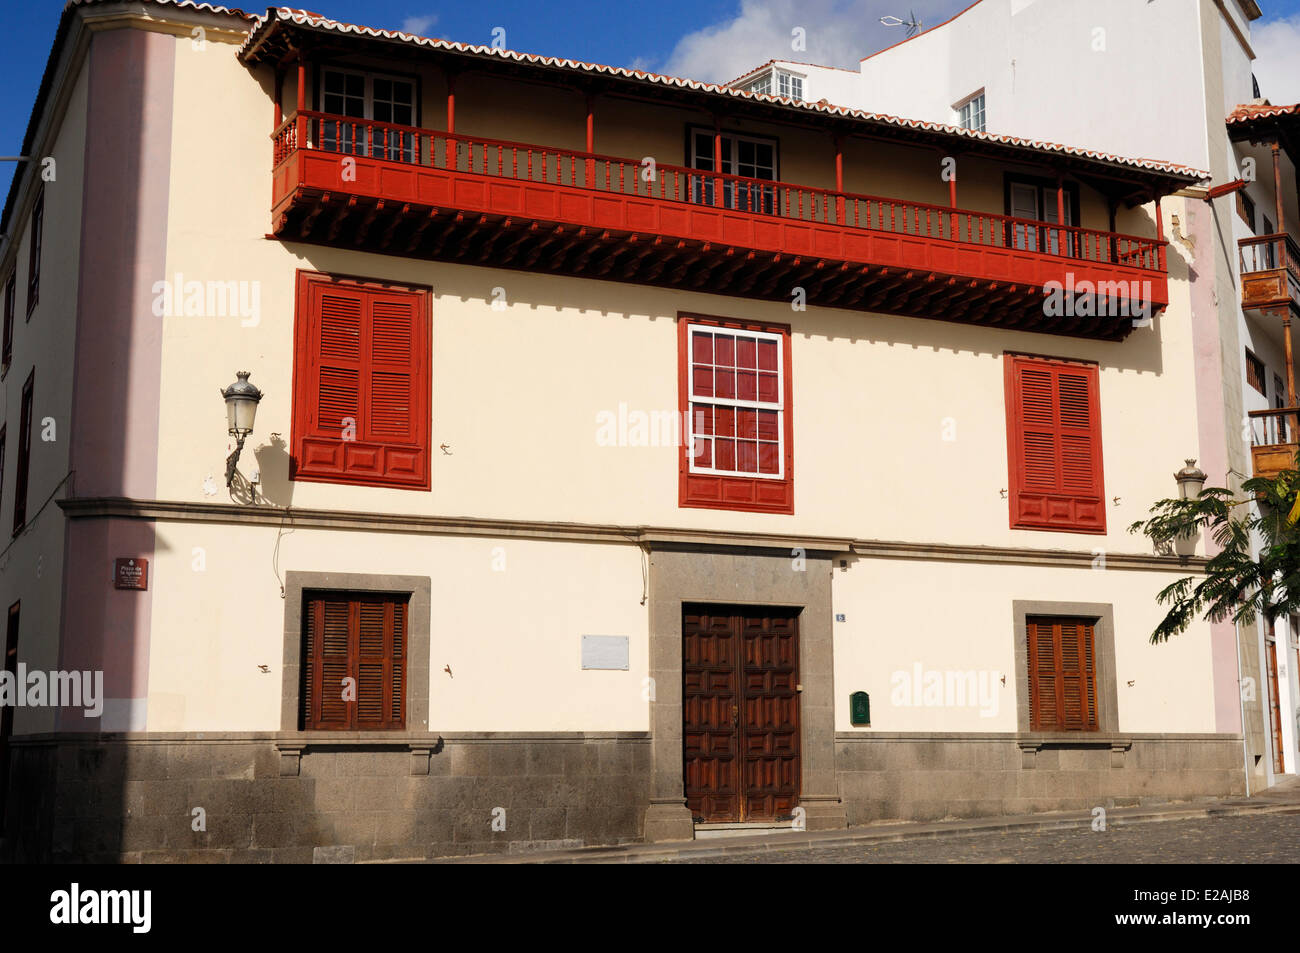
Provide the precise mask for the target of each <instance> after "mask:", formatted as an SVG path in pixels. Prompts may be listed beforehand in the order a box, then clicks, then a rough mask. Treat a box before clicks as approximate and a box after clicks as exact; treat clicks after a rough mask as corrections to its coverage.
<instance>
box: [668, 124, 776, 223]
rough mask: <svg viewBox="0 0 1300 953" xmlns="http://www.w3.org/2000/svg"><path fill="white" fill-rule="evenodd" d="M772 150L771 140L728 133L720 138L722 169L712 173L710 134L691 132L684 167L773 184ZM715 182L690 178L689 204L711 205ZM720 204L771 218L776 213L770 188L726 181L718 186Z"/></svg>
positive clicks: (773, 165) (711, 138)
mask: <svg viewBox="0 0 1300 953" xmlns="http://www.w3.org/2000/svg"><path fill="white" fill-rule="evenodd" d="M776 147H777V144H776V140H774V139H761V138H757V137H754V136H737V135H733V134H730V133H729V134H727V135H724V136H723V137H722V168H721V169H714V168H713V132H712V131H711V130H708V129H699V128H695V129H692V130H691V137H690V155H688V156H687V165H689V166H690V167H691V168H693V169H699V170H700V171H702V172H721V173H722V174H723V175H739V176H744V177H745V178H747V179H763V180H765V181H769V182H771V181H775V180H776V171H777V148H776ZM715 181H716V180H714V179H711V178H708V177H707V176H701V177H700V178H698V179H696V178H692V181H691V201H692V202H700V203H703V204H705V205H712V204H713V187H714V183H715ZM722 204H723V205H724V206H726V207H727V208H731V209H739V210H742V211H747V212H763V213H765V214H768V215H771V214H773V213H774V212H775V211H776V192H775V190H774V189H772V188H771V187H770V186H762V185H756V184H754V183H752V182H733V181H731V180H730V179H728V180H727V181H725V182H723V183H722Z"/></svg>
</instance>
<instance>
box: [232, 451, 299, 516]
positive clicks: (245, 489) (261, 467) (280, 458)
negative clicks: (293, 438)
mask: <svg viewBox="0 0 1300 953" xmlns="http://www.w3.org/2000/svg"><path fill="white" fill-rule="evenodd" d="M253 459H254V460H256V461H257V462H256V465H255V466H256V469H257V472H258V474H259V477H260V479H259V483H258V485H256V486H254V485H252V484H250V483H249V482H248V479H247V478H246V477H245V476H244V475H243V474H242V473H240V472H239V471H238V470H236V471H235V481H234V483H232V484H231V486H230V497H231V499H233V500H234V501H235V502H236V503H240V504H245V505H247V504H249V503H262V504H266V503H269V504H271V505H272V506H281V507H288V506H290V505H292V503H293V481H292V480H290V479H289V445H288V444H287V443H286V442H285V439H284V437H282V436H280V434H278V433H273V434H271V438H270V442H269V443H264V444H262V445H261V446H259V447H256V448H254V450H253Z"/></svg>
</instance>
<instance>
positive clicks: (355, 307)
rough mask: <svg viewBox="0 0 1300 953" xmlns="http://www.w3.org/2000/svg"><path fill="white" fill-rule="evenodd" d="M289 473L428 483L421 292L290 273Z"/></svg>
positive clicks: (425, 302)
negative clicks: (294, 277) (294, 281)
mask: <svg viewBox="0 0 1300 953" xmlns="http://www.w3.org/2000/svg"><path fill="white" fill-rule="evenodd" d="M295 325H296V332H295V333H296V343H297V347H296V348H295V355H294V385H293V386H294V414H293V447H294V452H293V460H292V478H293V479H295V480H314V481H321V482H326V483H353V484H362V485H371V486H395V487H407V488H411V489H428V488H429V432H430V418H429V292H428V291H427V290H420V289H413V288H406V287H394V286H392V285H381V284H376V283H369V282H361V281H350V280H337V279H333V278H331V277H329V276H327V275H320V274H314V273H310V272H299V273H298V296H297V315H296V321H295Z"/></svg>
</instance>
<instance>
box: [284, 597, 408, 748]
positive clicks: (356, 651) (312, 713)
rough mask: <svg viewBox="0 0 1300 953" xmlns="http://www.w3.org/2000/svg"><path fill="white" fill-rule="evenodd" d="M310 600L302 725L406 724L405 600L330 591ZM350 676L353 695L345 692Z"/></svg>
mask: <svg viewBox="0 0 1300 953" xmlns="http://www.w3.org/2000/svg"><path fill="white" fill-rule="evenodd" d="M305 602H306V604H305V606H304V612H303V615H304V620H305V621H304V627H305V633H304V646H303V657H304V659H305V674H304V678H303V709H302V710H303V719H302V721H303V727H304V728H319V729H358V730H371V729H383V728H401V727H403V726H404V725H405V723H406V622H407V604H406V601H405V600H404V599H402V598H394V597H391V596H380V595H372V594H355V595H354V594H349V593H330V594H321V595H313V596H309V597H307V599H306V601H305ZM345 679H351V680H352V682H351V683H350V684H351V687H352V689H353V691H352V692H351V693H350V695H351V697H345V691H344V689H345Z"/></svg>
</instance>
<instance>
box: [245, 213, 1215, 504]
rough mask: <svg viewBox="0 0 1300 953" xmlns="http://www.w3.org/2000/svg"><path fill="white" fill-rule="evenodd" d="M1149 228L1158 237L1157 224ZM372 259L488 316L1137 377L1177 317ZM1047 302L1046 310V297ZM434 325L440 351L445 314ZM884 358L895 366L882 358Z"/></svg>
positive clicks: (1178, 277)
mask: <svg viewBox="0 0 1300 953" xmlns="http://www.w3.org/2000/svg"><path fill="white" fill-rule="evenodd" d="M1150 220H1151V231H1152V232H1153V233H1154V230H1155V224H1154V217H1151V219H1150ZM284 247H285V248H286V249H287V250H288V251H289V252H290V253H292V254H293V255H295V256H296V257H297V259H298V266H299V267H300V268H305V269H309V270H312V271H317V272H321V273H324V274H330V273H337V272H339V271H340V270H341V269H340V268H339V253H338V252H337V251H335V250H334V249H330V248H323V247H319V246H315V245H308V244H302V243H295V242H285V243H284ZM367 257H368V258H369V259H370V261H371V264H369V265H368V266H367V267H368V268H369V270H370V272H371V276H372V277H375V278H381V279H382V280H388V281H395V282H405V283H410V284H417V285H429V284H432V285H433V287H434V291H435V293H436V294H437V296H438V297H440V298H444V299H446V298H450V299H458V300H460V301H479V302H482V303H483V304H484V306H485V307H491V306H492V303H493V302H494V301H495V300H500V299H501V298H502V297H503V298H504V300H505V301H506V302H507V303H508V304H510V305H512V306H516V307H517V306H523V307H527V308H529V309H532V310H536V311H540V310H550V309H556V310H569V309H574V308H578V309H579V310H581V311H582V313H583V314H584V316H586V317H589V318H592V319H605V318H612V319H617V320H624V321H626V320H631V319H634V318H641V317H645V318H648V319H649V320H650V321H656V320H665V319H666V320H668V321H669V322H670V323H671V322H673V321H675V320H676V317H677V314H678V312H679V311H685V312H694V313H697V314H709V315H723V316H729V317H744V318H748V319H753V320H757V321H770V322H774V323H780V324H789V325H791V328H792V331H793V332H794V334H795V336H796V337H805V338H825V339H828V340H847V341H850V342H864V343H869V344H882V345H885V346H887V347H902V348H910V349H929V350H933V351H947V352H954V353H968V354H975V355H986V356H988V357H993V358H999V359H1000V358H1001V356H1002V354H1003V352H1004V351H1026V350H1029V351H1032V352H1034V353H1041V354H1060V355H1063V356H1065V355H1068V356H1071V357H1076V358H1082V359H1087V360H1096V361H1098V362H1099V363H1100V364H1101V365H1102V366H1103V367H1110V368H1116V369H1119V370H1127V371H1135V372H1137V373H1150V374H1161V373H1163V371H1164V364H1163V347H1164V341H1163V333H1162V324H1163V321H1164V320H1165V318H1166V317H1167V315H1168V311H1166V312H1163V313H1161V314H1160V315H1159V316H1156V317H1154V319H1153V320H1152V321H1151V323H1150V325H1149V326H1145V327H1142V326H1138V327H1135V328H1134V330H1133V331H1132V332H1131V333H1130V334H1129V335H1128V337H1127V338H1125V339H1124V340H1123V341H1099V340H1093V339H1090V338H1080V337H1071V336H1068V335H1057V334H1041V333H1036V332H1031V331H1022V330H1018V329H1004V328H990V327H987V326H984V325H978V324H970V323H965V322H958V321H947V320H945V318H944V315H943V314H942V313H938V312H936V313H935V314H934V315H932V316H931V317H930V318H919V317H911V316H896V315H889V314H880V313H875V312H864V311H857V310H850V309H843V308H827V307H815V308H812V309H810V310H807V311H795V310H792V308H791V306H790V304H789V303H788V302H785V301H771V300H765V299H753V298H746V299H738V298H736V297H734V296H719V295H714V294H708V293H706V292H703V291H691V290H683V289H674V288H663V287H658V286H645V285H632V286H631V287H633V288H635V289H636V291H635V292H634V293H633V295H631V296H629V293H628V290H627V289H628V288H629V285H627V284H624V283H622V282H617V281H613V280H603V279H596V278H572V277H567V276H563V275H556V274H550V273H540V272H525V271H514V270H502V269H499V268H492V267H490V266H475V265H468V264H465V263H463V262H460V263H450V262H448V263H443V262H429V261H426V260H415V259H403V258H398V257H390V258H385V257H381V256H367ZM1167 260H1168V277H1169V282H1170V284H1171V285H1177V284H1178V283H1179V282H1186V281H1188V280H1189V279H1190V278H1191V277H1192V275H1191V274H1190V269H1189V266H1188V263H1187V262H1186V261H1184V260H1183V258H1182V256H1181V255H1179V254H1177V253H1176V252H1175V251H1173V250H1172V249H1171V250H1170V253H1169V254H1168V258H1167ZM431 269H437V271H436V272H433V271H431ZM435 275H436V277H435ZM576 282H582V283H583V286H584V287H583V288H582V290H581V291H580V292H578V291H576V290H575V283H576ZM1176 300H1177V299H1176ZM630 301H631V302H632V303H629V302H630ZM1044 302H1045V303H1044V307H1046V294H1045V295H1044ZM647 312H649V313H647ZM1178 319H1179V320H1183V321H1184V322H1186V321H1187V320H1189V319H1188V317H1187V316H1178ZM433 320H434V330H435V339H434V347H435V348H436V347H437V346H438V345H437V338H436V331H437V322H438V314H437V311H436V310H435V313H434V316H433ZM882 359H887V358H884V357H883V356H882ZM268 499H270V495H269V494H268Z"/></svg>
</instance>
